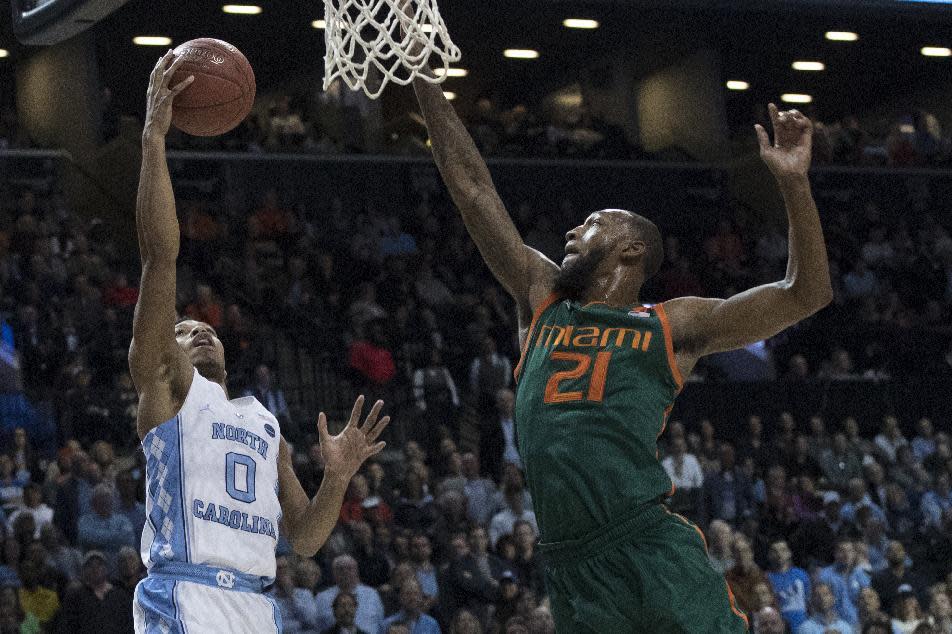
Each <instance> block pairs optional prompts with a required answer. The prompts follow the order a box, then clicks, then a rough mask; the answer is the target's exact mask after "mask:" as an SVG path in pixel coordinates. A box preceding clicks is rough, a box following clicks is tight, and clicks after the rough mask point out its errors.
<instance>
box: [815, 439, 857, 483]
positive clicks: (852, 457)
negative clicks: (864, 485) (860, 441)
mask: <svg viewBox="0 0 952 634" xmlns="http://www.w3.org/2000/svg"><path fill="white" fill-rule="evenodd" d="M820 468H821V470H822V472H823V476H824V477H825V478H826V482H827V484H829V485H830V486H831V487H833V488H834V489H837V490H839V491H845V490H846V488H847V485H848V484H849V481H850V480H852V479H853V478H861V477H862V476H863V457H862V456H861V455H859V454H857V453H856V452H855V451H853V450H851V449H850V446H849V443H848V441H847V440H846V435H844V434H842V433H838V434H835V435H834V436H833V445H832V447H831V448H830V449H827V450H826V451H824V452H823V454H822V457H821V458H820Z"/></svg>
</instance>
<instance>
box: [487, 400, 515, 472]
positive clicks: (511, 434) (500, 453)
mask: <svg viewBox="0 0 952 634" xmlns="http://www.w3.org/2000/svg"><path fill="white" fill-rule="evenodd" d="M495 405H496V408H495V413H496V416H495V417H491V418H490V417H487V419H486V421H487V422H484V423H483V424H482V425H481V429H480V434H479V442H480V446H479V455H480V457H481V458H482V465H483V473H485V474H486V475H488V476H490V477H492V478H493V479H499V478H501V477H502V471H503V469H504V467H505V466H506V465H509V464H512V465H515V466H517V467H519V468H520V469H521V468H522V458H521V457H520V456H519V450H518V449H517V448H516V424H515V407H516V395H515V394H514V393H513V391H512V390H510V389H508V388H501V389H499V390H497V391H496V395H495ZM489 420H492V421H493V422H488V421H489Z"/></svg>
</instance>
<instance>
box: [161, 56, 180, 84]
mask: <svg viewBox="0 0 952 634" xmlns="http://www.w3.org/2000/svg"><path fill="white" fill-rule="evenodd" d="M184 63H185V56H184V55H179V56H178V57H176V58H175V61H173V62H172V65H171V66H169V67H168V68H166V69H165V70H164V71H163V74H162V81H163V82H164V83H165V85H166V86H168V85H169V83H170V82H171V81H172V77H174V76H175V73H176V71H178V69H179V67H181V66H182V64H184Z"/></svg>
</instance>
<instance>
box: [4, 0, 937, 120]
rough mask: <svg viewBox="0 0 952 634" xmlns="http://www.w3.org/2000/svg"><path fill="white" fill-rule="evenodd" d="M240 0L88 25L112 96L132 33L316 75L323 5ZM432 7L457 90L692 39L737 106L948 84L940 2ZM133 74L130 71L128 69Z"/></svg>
mask: <svg viewBox="0 0 952 634" xmlns="http://www.w3.org/2000/svg"><path fill="white" fill-rule="evenodd" d="M246 1H247V3H249V4H252V3H253V4H257V5H260V6H261V7H262V9H263V11H262V12H261V13H260V14H259V15H228V14H225V13H223V12H222V9H221V7H222V4H224V2H211V1H209V0H202V1H201V2H188V3H185V4H183V3H181V2H177V1H173V0H132V1H131V2H129V3H128V4H127V5H125V6H124V7H122V8H121V9H119V10H118V11H117V12H116V13H115V14H113V15H112V16H110V17H108V18H107V19H106V20H104V21H103V22H102V23H101V24H97V25H96V26H95V27H93V28H92V29H91V32H92V33H93V34H94V37H95V40H96V44H97V48H98V54H99V60H100V66H101V78H102V80H103V82H104V83H105V84H106V85H107V86H110V87H111V88H112V89H113V92H114V93H115V98H116V99H117V102H118V104H119V105H120V107H122V108H123V109H129V107H130V106H131V107H132V108H133V109H134V108H135V106H134V105H132V104H139V102H141V94H140V93H141V92H142V91H143V90H144V87H145V81H146V78H147V76H148V73H149V71H150V70H151V68H152V66H153V64H154V62H155V59H156V57H157V56H158V55H159V54H160V53H161V52H163V51H159V50H157V49H154V48H149V47H137V46H134V45H133V44H132V38H133V37H134V36H136V35H166V36H169V37H170V38H172V40H173V42H175V43H179V42H182V41H185V40H187V39H191V38H194V37H200V36H211V37H219V38H221V39H225V40H228V41H230V42H232V43H233V44H235V45H236V46H238V47H239V48H241V49H242V50H243V51H244V52H245V53H246V54H247V56H248V58H249V59H250V60H251V62H252V64H253V66H254V67H255V70H256V74H257V76H258V85H259V89H260V90H261V91H267V90H269V89H277V88H284V87H300V86H301V85H302V81H301V80H302V79H303V80H305V82H312V83H313V85H315V86H317V85H319V82H320V78H321V77H322V76H323V55H324V42H323V31H320V30H317V29H314V28H312V26H311V23H312V21H313V20H315V19H318V18H321V17H323V15H322V14H323V5H322V4H321V3H320V2H317V1H313V2H307V3H304V2H287V1H285V0H257V1H254V0H246ZM860 5H861V6H860ZM440 6H441V12H442V13H443V15H444V17H445V19H446V21H447V24H448V25H449V29H450V32H451V34H452V36H453V39H454V40H455V41H456V43H457V44H458V45H459V46H460V47H461V48H462V50H463V62H461V64H460V66H462V67H465V68H467V69H468V70H469V71H470V72H469V74H468V76H467V77H465V78H459V79H457V78H453V79H450V80H448V83H447V86H448V88H447V89H448V90H453V91H455V92H458V93H459V94H460V95H461V96H463V98H464V99H463V100H464V101H466V98H467V97H472V96H473V95H475V94H483V93H490V94H494V95H497V96H499V97H500V98H501V99H502V100H503V101H507V102H510V103H511V102H513V101H515V100H517V99H520V98H525V99H527V100H529V101H531V100H533V99H534V98H538V97H540V96H542V95H544V94H545V93H547V92H549V91H551V90H553V89H556V88H559V87H562V86H565V85H568V84H571V83H574V82H577V81H579V79H584V80H586V81H594V82H596V83H597V82H598V81H602V80H604V79H605V77H604V73H605V72H608V71H607V70H605V69H606V68H607V65H606V64H605V63H604V60H605V59H606V58H608V57H614V58H615V59H625V58H627V59H628V60H630V61H631V62H632V63H633V64H634V65H636V66H637V67H638V68H641V69H642V70H643V71H645V72H650V70H652V69H653V68H660V67H663V66H664V65H666V64H670V63H673V62H674V61H676V60H677V59H678V58H679V56H683V55H685V54H688V53H691V52H693V51H696V50H699V49H704V50H708V51H710V52H711V53H712V54H713V55H715V56H716V57H717V59H718V63H719V65H720V67H721V70H722V78H723V79H725V80H726V79H739V80H744V81H747V82H749V84H750V89H749V90H747V91H745V92H743V93H730V94H729V95H728V99H729V100H731V102H733V103H734V104H735V106H736V104H741V105H740V106H738V107H740V108H741V109H743V108H746V107H747V106H746V104H747V103H748V102H749V103H750V106H751V107H753V104H755V103H758V102H762V101H766V100H771V99H777V97H778V96H779V95H780V94H781V93H786V92H806V93H810V94H812V95H814V97H815V103H816V106H817V108H818V110H819V112H820V113H821V114H822V115H823V116H826V117H831V116H839V115H841V114H845V113H848V112H854V111H857V110H858V109H859V108H863V107H867V108H868V107H869V106H870V105H871V104H876V103H880V102H883V101H884V100H888V98H889V97H890V96H901V95H905V94H912V93H919V92H922V91H938V90H942V91H944V93H945V94H948V93H949V92H950V90H949V88H950V86H949V84H950V80H949V79H948V78H949V77H952V60H950V59H940V58H925V57H923V56H921V55H920V53H919V50H920V48H921V47H922V46H952V7H943V8H942V9H943V10H936V6H935V5H915V6H913V5H911V4H909V3H903V2H899V1H898V0H836V1H835V2H834V1H832V0H772V1H771V2H769V3H767V2H763V0H758V1H756V2H755V1H754V0H680V1H667V2H662V1H658V0H655V1H651V0H584V1H580V2H565V1H563V0H522V1H516V0H499V1H491V0H483V1H481V2H473V1H472V0H443V2H441V3H440ZM765 6H768V7H769V8H767V9H765V8H764V7H765ZM924 6H925V7H927V8H923V9H920V7H924ZM890 7H895V8H890ZM568 17H573V18H592V19H596V20H598V21H599V22H600V27H599V28H598V29H596V30H590V31H582V30H568V29H565V28H564V27H563V26H562V21H563V20H564V19H565V18H568ZM829 30H837V31H854V32H857V33H858V34H859V36H860V38H859V41H857V42H849V43H846V42H830V41H827V40H825V39H824V33H825V32H826V31H829ZM11 43H12V33H11V28H10V16H9V14H8V13H7V12H5V11H0V48H9V49H11V56H10V58H7V59H6V60H3V61H0V74H2V73H4V72H9V70H8V69H9V68H10V67H11V66H12V64H11V61H13V62H15V60H16V58H17V57H20V56H24V55H29V54H30V52H31V49H30V48H29V47H23V46H17V45H13V46H10V44H11ZM506 48H531V49H536V50H538V51H539V52H540V57H539V59H537V60H531V61H526V60H511V59H505V58H503V56H502V51H503V49H506ZM794 60H817V61H822V62H823V63H824V64H825V65H826V69H825V70H824V71H823V72H817V73H803V72H799V71H796V70H793V69H792V68H791V63H792V62H793V61H794ZM4 66H6V68H7V70H4ZM600 69H601V70H600ZM136 77H141V81H130V78H136ZM293 77H296V78H298V79H297V81H296V82H295V81H291V80H290V78H293Z"/></svg>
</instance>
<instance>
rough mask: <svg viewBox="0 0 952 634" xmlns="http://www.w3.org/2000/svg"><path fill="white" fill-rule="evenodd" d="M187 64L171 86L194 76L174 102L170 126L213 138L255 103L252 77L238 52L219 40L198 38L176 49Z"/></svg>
mask: <svg viewBox="0 0 952 634" xmlns="http://www.w3.org/2000/svg"><path fill="white" fill-rule="evenodd" d="M175 56H176V57H179V56H184V57H185V59H186V61H185V62H184V63H183V64H182V65H181V66H180V67H179V69H178V71H176V73H175V75H174V76H173V77H172V81H171V83H170V84H169V85H170V86H175V85H176V84H178V83H179V82H180V81H184V80H185V79H186V78H188V76H189V75H194V76H195V81H194V82H192V85H191V86H189V87H188V88H186V89H185V90H183V91H182V92H181V94H179V95H178V96H177V97H176V98H175V103H174V104H173V106H172V124H173V125H174V126H175V127H176V128H178V129H179V130H181V131H183V132H187V133H188V134H191V135H194V136H216V135H219V134H224V133H225V132H228V131H229V130H232V129H234V127H235V126H237V125H238V124H239V123H241V122H242V121H243V120H244V118H245V117H247V116H248V113H249V112H251V106H252V104H253V103H254V100H255V73H254V71H253V70H252V69H251V64H249V63H248V60H247V59H246V58H245V56H244V55H242V53H241V51H239V50H238V49H237V48H235V47H234V46H232V45H231V44H229V43H228V42H222V41H221V40H215V39H212V38H207V37H203V38H199V39H197V40H191V41H190V42H185V43H184V44H181V45H179V46H178V48H176V49H175Z"/></svg>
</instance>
